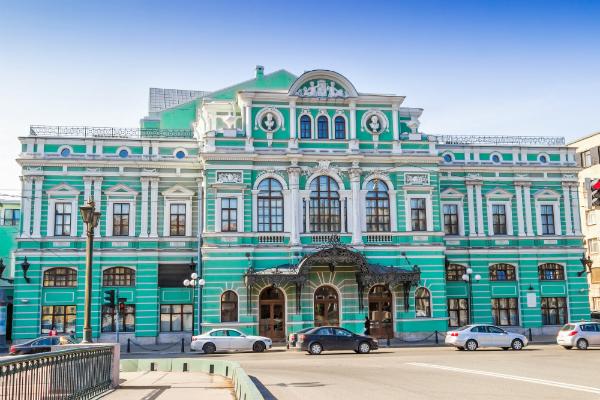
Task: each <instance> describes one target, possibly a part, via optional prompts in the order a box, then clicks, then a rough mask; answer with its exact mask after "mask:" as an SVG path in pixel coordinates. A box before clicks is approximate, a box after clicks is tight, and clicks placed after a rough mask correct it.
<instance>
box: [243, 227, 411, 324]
mask: <svg viewBox="0 0 600 400" xmlns="http://www.w3.org/2000/svg"><path fill="white" fill-rule="evenodd" d="M312 267H328V268H329V270H330V271H331V272H332V273H333V272H335V270H336V268H338V267H351V268H354V271H355V276H356V284H357V285H358V301H359V308H360V309H361V310H362V309H363V308H364V301H363V297H364V291H365V289H366V288H369V287H370V286H372V285H376V284H383V285H386V286H388V287H390V288H394V287H396V286H402V287H403V294H404V307H405V309H407V310H408V294H409V292H410V288H411V286H413V285H417V283H418V282H419V280H420V279H421V271H420V270H419V267H417V266H416V265H415V266H414V267H412V268H411V269H408V270H407V269H402V268H398V267H392V266H383V265H380V264H370V263H369V262H368V261H367V259H366V258H365V256H364V255H362V254H361V253H359V252H358V251H356V250H355V249H354V248H352V247H350V246H347V245H345V244H342V243H340V241H339V239H338V238H337V237H332V240H331V241H330V242H329V243H328V244H327V245H324V246H321V247H319V248H318V250H317V251H316V252H315V253H312V254H308V255H306V256H304V257H303V258H302V260H300V262H299V263H298V264H297V265H294V264H285V265H280V266H277V267H275V268H268V269H264V270H256V269H255V268H253V267H251V268H248V270H247V271H246V274H245V275H244V278H245V282H246V288H247V291H246V293H247V296H248V297H247V300H248V301H247V305H248V309H250V294H251V292H252V289H253V288H254V287H256V286H268V285H273V286H279V287H282V286H285V285H287V284H293V285H295V287H296V310H297V311H298V312H300V295H301V293H302V287H303V286H304V285H305V284H306V282H308V274H309V272H310V269H311V268H312Z"/></svg>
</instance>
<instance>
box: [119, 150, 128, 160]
mask: <svg viewBox="0 0 600 400" xmlns="http://www.w3.org/2000/svg"><path fill="white" fill-rule="evenodd" d="M119 157H121V158H127V157H129V150H127V149H121V150H119Z"/></svg>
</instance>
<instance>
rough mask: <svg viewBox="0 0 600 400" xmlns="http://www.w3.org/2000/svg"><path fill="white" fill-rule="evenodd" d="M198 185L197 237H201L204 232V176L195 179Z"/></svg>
mask: <svg viewBox="0 0 600 400" xmlns="http://www.w3.org/2000/svg"><path fill="white" fill-rule="evenodd" d="M196 183H197V184H198V237H199V238H200V237H202V232H204V208H203V204H204V176H203V175H200V176H199V177H198V178H196Z"/></svg>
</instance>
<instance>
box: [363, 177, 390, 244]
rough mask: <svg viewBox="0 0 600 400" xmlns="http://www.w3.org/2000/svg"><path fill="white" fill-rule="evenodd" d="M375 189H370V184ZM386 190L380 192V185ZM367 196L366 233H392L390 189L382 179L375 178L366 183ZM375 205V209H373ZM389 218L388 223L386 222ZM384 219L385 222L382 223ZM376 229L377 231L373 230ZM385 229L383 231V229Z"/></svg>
mask: <svg viewBox="0 0 600 400" xmlns="http://www.w3.org/2000/svg"><path fill="white" fill-rule="evenodd" d="M371 183H373V187H372V188H371V189H369V186H370V184H371ZM380 184H381V185H383V187H384V189H385V190H380V187H379V185H380ZM366 191H367V192H366V194H365V204H364V205H365V228H366V229H365V231H366V232H369V233H371V232H391V231H392V207H391V203H392V202H391V195H390V188H389V186H388V184H387V182H385V181H383V180H382V179H378V178H373V179H370V180H369V181H368V182H367V183H366ZM371 204H374V207H371ZM386 218H387V221H386ZM382 219H383V221H382ZM374 227H376V228H377V229H373V228H374ZM381 228H383V229H381Z"/></svg>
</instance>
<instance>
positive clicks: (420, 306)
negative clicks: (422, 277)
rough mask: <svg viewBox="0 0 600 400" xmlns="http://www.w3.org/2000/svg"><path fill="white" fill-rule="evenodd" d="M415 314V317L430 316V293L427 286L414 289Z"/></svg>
mask: <svg viewBox="0 0 600 400" xmlns="http://www.w3.org/2000/svg"><path fill="white" fill-rule="evenodd" d="M415 315H416V317H417V318H428V317H431V293H430V292H429V290H428V289H427V288H424V287H420V288H418V289H417V290H415Z"/></svg>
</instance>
